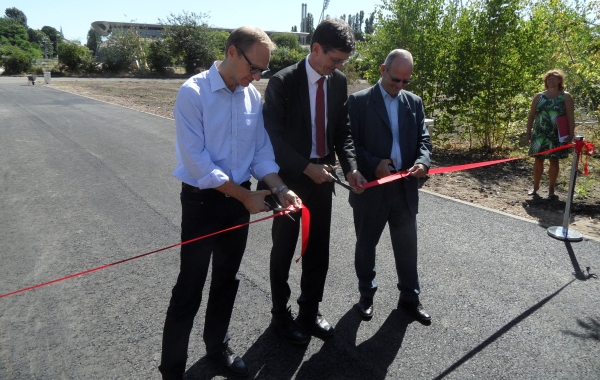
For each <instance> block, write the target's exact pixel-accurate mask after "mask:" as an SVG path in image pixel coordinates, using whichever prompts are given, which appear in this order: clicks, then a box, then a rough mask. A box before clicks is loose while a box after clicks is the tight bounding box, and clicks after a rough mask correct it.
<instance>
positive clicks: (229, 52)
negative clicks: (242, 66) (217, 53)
mask: <svg viewBox="0 0 600 380" xmlns="http://www.w3.org/2000/svg"><path fill="white" fill-rule="evenodd" d="M236 54H237V48H236V47H235V46H234V45H231V46H230V47H229V49H227V57H230V58H233V57H234V56H235V55H236Z"/></svg>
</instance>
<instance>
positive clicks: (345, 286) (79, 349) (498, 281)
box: [0, 78, 600, 379]
mask: <svg viewBox="0 0 600 380" xmlns="http://www.w3.org/2000/svg"><path fill="white" fill-rule="evenodd" d="M21 79H23V78H0V136H1V138H0V172H1V179H0V190H1V191H0V294H4V293H7V292H10V291H13V290H16V289H20V288H23V287H27V286H30V285H34V284H37V283H41V282H45V281H49V280H52V279H55V278H58V277H61V276H65V275H68V274H71V273H74V272H78V271H81V270H84V269H88V268H93V267H96V266H99V265H102V264H106V263H110V262H114V261H117V260H121V259H124V258H127V257H131V256H135V255H137V254H140V253H144V252H147V251H150V250H153V249H156V248H160V247H164V246H168V245H171V244H174V243H176V242H177V241H178V236H179V218H180V215H179V212H180V211H179V203H178V192H179V184H178V182H177V181H176V180H175V179H174V178H173V177H172V176H171V171H172V168H173V166H174V163H175V160H174V153H173V122H172V121H171V120H168V119H163V118H160V117H155V116H152V115H149V114H144V113H140V112H136V111H132V110H129V109H126V108H122V107H118V106H112V105H109V104H106V103H102V102H97V101H94V100H91V99H87V98H82V97H78V96H75V95H72V94H69V93H65V92H61V91H58V90H55V89H52V88H50V87H47V86H43V85H41V86H40V85H36V86H27V85H26V81H25V80H24V79H23V80H21ZM340 193H343V191H341V190H340ZM334 202H335V203H334V205H335V211H334V223H333V237H332V242H331V244H332V252H333V254H332V259H331V269H330V273H329V276H328V281H327V285H326V286H327V288H326V291H325V299H324V302H323V304H322V312H323V313H324V314H325V315H326V317H327V318H328V319H329V320H330V321H331V322H333V323H335V324H336V326H337V327H336V328H337V334H336V335H335V337H334V338H333V339H331V340H328V341H325V342H323V341H321V340H319V339H313V340H312V341H311V342H310V343H309V344H308V345H307V346H306V347H292V346H290V345H288V344H286V343H284V342H282V341H280V340H279V339H278V338H277V336H276V335H275V334H274V332H273V331H272V329H271V328H269V327H268V324H269V320H270V313H269V303H270V290H269V281H268V272H267V263H268V252H269V249H270V243H269V241H270V239H269V227H270V222H262V223H257V224H254V225H253V226H252V227H251V238H250V241H249V243H248V249H247V252H246V255H245V257H244V260H243V263H242V267H241V270H240V273H239V276H240V278H241V280H242V281H241V286H240V291H239V293H238V299H237V301H236V306H235V310H234V315H233V321H232V324H231V332H232V335H233V340H232V346H233V348H234V349H235V350H236V352H238V353H240V354H241V355H243V357H244V359H245V360H246V362H247V363H248V364H249V366H250V370H251V374H252V376H251V377H255V378H260V379H291V378H295V379H436V378H447V379H465V378H474V379H575V378H576V379H598V378H599V377H600V359H599V358H600V307H598V305H599V304H600V280H596V279H587V280H586V279H585V274H586V273H587V272H586V270H585V268H586V267H590V268H591V272H592V273H594V272H596V273H599V272H600V269H599V268H600V243H599V242H597V241H594V240H588V239H586V240H584V241H583V242H581V243H573V244H568V243H564V242H560V241H557V240H554V239H552V238H549V237H548V236H547V234H546V231H545V229H544V228H542V227H539V226H537V225H536V224H534V223H530V222H527V221H523V220H520V219H516V218H511V217H509V216H507V215H503V214H499V213H495V212H492V211H490V210H485V209H482V208H477V207H473V206H471V205H467V204H463V203H460V202H456V201H453V200H450V199H447V198H444V197H439V196H434V195H431V194H428V193H422V194H421V212H420V214H419V217H418V223H419V255H420V273H421V281H422V288H423V294H422V301H423V303H424V305H425V306H426V308H427V310H428V311H430V313H431V314H432V315H433V318H434V321H433V324H432V325H431V326H429V327H425V326H422V325H420V324H419V323H417V322H414V321H413V320H412V319H411V318H409V317H407V316H406V315H405V314H404V313H403V312H402V311H401V310H396V302H397V296H398V295H397V290H396V287H395V282H396V279H395V270H394V265H393V259H392V255H391V248H390V242H389V236H388V235H387V233H384V236H383V237H382V240H381V242H380V245H379V250H378V252H379V257H378V261H377V264H378V271H379V272H378V280H379V283H380V290H379V292H378V293H377V296H376V298H375V308H376V309H375V313H376V314H375V316H374V318H373V319H372V320H371V321H368V322H364V321H361V320H360V318H359V317H358V315H357V313H356V312H355V311H354V310H353V305H354V303H355V302H356V301H357V298H358V292H357V285H356V280H355V277H354V273H353V244H354V232H353V225H352V218H351V212H350V208H349V206H348V204H347V202H346V197H345V196H342V194H340V196H339V197H336V198H335V200H334ZM177 253H178V251H177V249H172V250H169V251H164V252H160V253H157V254H154V255H151V256H147V257H144V258H142V259H139V260H134V261H130V262H127V263H124V264H121V265H118V266H114V267H110V268H107V269H104V270H101V271H98V272H94V273H91V274H88V275H84V276H81V277H78V278H73V279H69V280H67V281H64V282H60V283H56V284H52V285H49V286H46V287H43V288H39V289H36V290H32V291H29V292H25V293H21V294H18V295H14V296H10V297H7V298H3V299H0V379H158V378H159V377H158V372H157V370H156V367H157V365H158V360H159V357H160V342H161V334H162V324H163V321H164V313H165V310H166V307H167V302H168V299H169V294H170V290H171V288H172V286H173V284H174V281H175V277H176V275H177V273H178V258H177ZM579 268H582V269H583V272H584V273H581V274H582V275H580V276H579V277H577V276H575V271H576V269H577V270H579ZM299 269H300V266H299V265H297V264H294V265H293V266H292V273H291V282H292V283H293V284H294V287H293V288H294V294H293V295H294V296H297V295H298V285H297V284H298V282H299V274H300V270H299ZM200 315H203V309H202V310H201V314H200ZM201 323H202V319H201V318H198V319H197V321H196V326H199V325H200V324H201ZM204 354H205V350H204V347H203V344H202V339H201V329H199V328H195V329H194V330H193V332H192V337H191V346H190V350H189V360H188V367H189V369H188V371H187V373H186V378H187V379H206V378H222V377H223V376H224V373H223V372H222V370H220V369H219V368H218V367H216V366H215V365H213V364H212V363H211V362H210V361H207V360H206V358H204Z"/></svg>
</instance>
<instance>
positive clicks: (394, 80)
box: [388, 73, 412, 84]
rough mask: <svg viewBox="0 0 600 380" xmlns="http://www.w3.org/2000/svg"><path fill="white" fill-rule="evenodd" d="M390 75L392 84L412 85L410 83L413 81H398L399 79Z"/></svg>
mask: <svg viewBox="0 0 600 380" xmlns="http://www.w3.org/2000/svg"><path fill="white" fill-rule="evenodd" d="M388 75H389V76H390V79H391V80H392V82H394V83H404V84H410V82H412V80H411V79H398V78H394V77H393V76H391V75H390V73H388Z"/></svg>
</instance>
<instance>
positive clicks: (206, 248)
mask: <svg viewBox="0 0 600 380" xmlns="http://www.w3.org/2000/svg"><path fill="white" fill-rule="evenodd" d="M248 185H249V183H248ZM191 189H194V188H191V187H189V186H188V187H186V186H184V188H183V190H182V192H181V211H182V219H181V240H182V241H187V240H190V239H193V238H196V237H199V236H204V235H207V234H210V233H213V232H216V231H220V230H223V229H226V228H228V227H232V226H235V225H239V224H244V223H247V222H248V221H249V220H250V214H249V212H248V210H246V208H245V207H244V205H243V204H242V203H241V202H240V201H238V200H236V199H235V198H230V197H226V196H225V195H224V194H222V193H220V192H219V191H217V190H203V191H199V192H198V191H197V189H196V191H193V190H191ZM247 238H248V226H244V227H241V228H238V229H235V230H232V231H228V232H225V233H222V234H218V235H215V236H212V237H209V238H206V239H201V240H198V241H196V242H193V243H190V244H185V245H183V246H181V267H180V272H179V276H178V278H177V283H176V284H175V287H174V288H173V292H172V296H171V301H170V303H169V308H168V310H167V317H166V320H165V327H164V332H163V342H162V355H161V364H160V366H159V370H160V372H161V373H162V374H163V378H165V379H168V378H181V376H183V374H184V372H185V366H186V360H187V350H188V343H189V338H190V333H191V330H192V325H193V323H194V317H195V316H196V313H197V312H198V309H199V308H200V302H201V300H202V291H203V289H204V283H205V281H206V278H207V275H208V268H209V263H210V260H211V256H212V272H211V277H212V280H211V283H210V291H209V294H208V303H207V306H206V316H205V318H204V333H203V339H204V342H205V344H206V352H207V354H209V355H210V354H212V353H215V352H218V351H219V350H221V349H223V348H224V347H225V345H226V343H227V341H228V340H229V333H228V331H227V330H228V328H229V321H230V319H231V313H232V310H233V304H234V302H235V297H236V294H237V289H238V284H239V280H238V279H237V276H236V274H237V272H238V269H239V267H240V263H241V261H242V256H243V254H244V250H245V248H246V241H247Z"/></svg>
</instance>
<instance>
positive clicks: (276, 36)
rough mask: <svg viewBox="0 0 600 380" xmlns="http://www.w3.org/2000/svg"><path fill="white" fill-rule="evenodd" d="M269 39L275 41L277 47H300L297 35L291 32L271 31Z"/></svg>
mask: <svg viewBox="0 0 600 380" xmlns="http://www.w3.org/2000/svg"><path fill="white" fill-rule="evenodd" d="M271 41H273V42H275V44H276V45H277V47H279V48H282V47H286V48H288V49H292V50H298V49H299V48H300V42H298V36H296V35H295V34H292V33H273V34H271Z"/></svg>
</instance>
